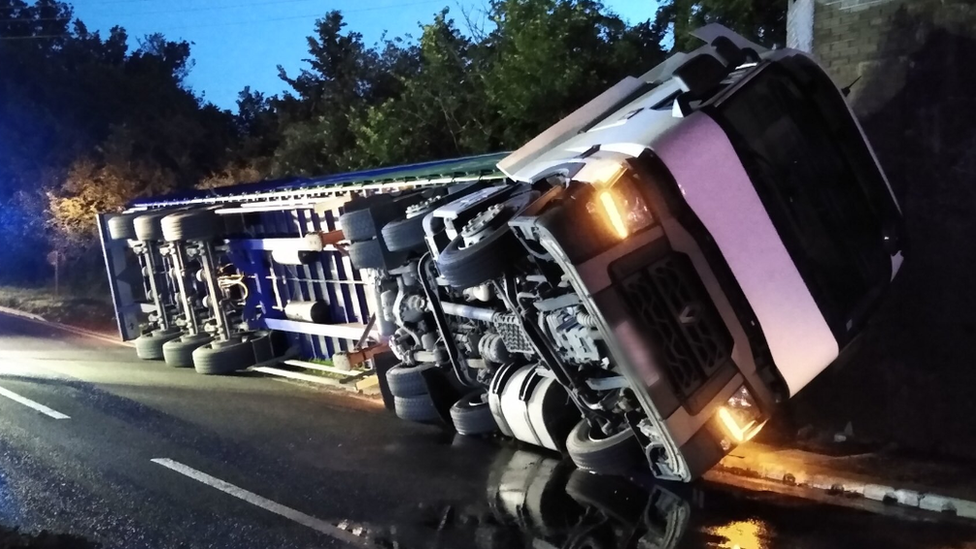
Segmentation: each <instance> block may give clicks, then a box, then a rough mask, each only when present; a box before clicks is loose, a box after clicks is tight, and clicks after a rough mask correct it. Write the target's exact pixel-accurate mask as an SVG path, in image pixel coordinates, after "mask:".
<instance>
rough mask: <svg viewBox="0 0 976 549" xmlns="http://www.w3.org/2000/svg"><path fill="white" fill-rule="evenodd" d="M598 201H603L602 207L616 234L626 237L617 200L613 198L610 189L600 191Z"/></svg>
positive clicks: (625, 228)
mask: <svg viewBox="0 0 976 549" xmlns="http://www.w3.org/2000/svg"><path fill="white" fill-rule="evenodd" d="M600 202H602V203H603V209H605V210H606V211H607V217H608V218H610V224H611V225H612V226H613V230H614V231H616V232H617V236H619V237H620V238H627V226H626V225H624V218H623V217H622V216H621V215H620V210H618V209H617V202H616V201H615V200H614V199H613V195H611V194H610V191H603V192H602V193H600Z"/></svg>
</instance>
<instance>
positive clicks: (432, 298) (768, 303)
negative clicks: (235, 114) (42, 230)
mask: <svg viewBox="0 0 976 549" xmlns="http://www.w3.org/2000/svg"><path fill="white" fill-rule="evenodd" d="M696 35H697V36H699V37H700V38H701V39H702V40H703V41H704V42H705V44H704V45H703V46H702V47H700V48H698V49H696V50H694V51H692V52H689V53H679V54H676V55H675V56H673V57H671V58H670V59H668V60H667V61H665V62H664V63H663V64H661V65H660V66H658V67H656V68H654V69H652V70H651V71H649V72H648V73H646V74H644V75H641V76H640V77H631V78H627V79H624V80H623V81H621V82H620V83H618V84H617V85H615V86H613V87H612V88H610V89H609V90H607V91H606V92H604V93H603V94H601V95H600V96H598V97H596V98H594V99H593V100H592V101H591V102H589V103H587V104H586V105H584V106H582V107H581V108H580V109H579V110H578V111H576V112H574V113H572V114H571V115H569V116H568V117H566V118H565V119H563V120H561V121H559V122H557V123H556V124H555V125H553V126H552V127H551V128H550V129H548V130H547V131H545V132H543V133H542V134H540V135H539V136H538V137H536V138H535V139H533V140H531V141H530V142H528V143H527V144H525V145H524V146H523V147H522V148H520V149H519V150H517V151H515V152H513V153H510V154H496V155H484V156H477V157H471V158H463V159H457V160H448V161H440V162H429V163H423V164H415V165H410V166H401V167H394V168H385V169H381V170H372V171H366V172H356V173H351V174H341V175H337V176H330V177H324V178H316V179H309V180H293V181H279V182H270V183H256V184H251V185H242V186H237V187H229V188H224V189H217V190H213V191H198V192H191V193H186V194H183V195H175V196H169V197H162V198H158V199H154V198H150V199H144V200H139V201H135V202H133V203H132V204H130V207H129V209H128V210H126V211H125V212H123V213H122V214H120V215H105V216H101V217H100V219H99V225H100V227H101V232H102V240H103V246H104V248H105V256H106V265H107V267H108V271H109V277H110V280H111V281H112V292H113V299H114V301H115V305H116V309H117V311H118V314H119V315H118V316H119V329H120V332H121V333H122V336H123V338H124V339H132V340H134V341H135V343H136V347H137V350H138V351H139V354H140V356H142V357H144V358H160V357H161V358H163V359H164V360H165V361H166V362H167V363H171V364H172V365H174V366H189V365H192V366H193V367H195V368H196V369H197V370H198V371H201V373H210V374H214V373H225V372H230V371H234V370H236V369H240V368H244V367H248V366H252V365H254V364H256V363H262V364H263V363H267V362H269V361H275V360H278V361H294V360H295V358H296V357H297V358H301V359H303V362H301V363H299V364H306V365H308V364H312V362H309V361H311V360H324V359H330V358H331V359H333V360H334V361H336V363H337V364H339V363H341V364H342V368H339V369H338V370H337V371H342V370H343V368H350V367H351V366H352V365H354V364H358V363H368V362H371V361H372V363H373V364H374V368H375V369H376V370H377V373H378V375H379V376H378V377H379V378H380V382H381V386H382V387H383V391H384V398H385V400H386V402H387V405H388V406H389V407H390V408H391V409H392V410H393V411H395V413H396V414H397V416H399V417H400V418H402V419H404V420H409V421H417V422H424V423H437V424H441V425H445V426H449V427H451V428H453V429H456V430H457V432H458V433H460V434H462V435H467V436H495V435H502V436H506V437H510V438H514V439H516V440H519V441H522V442H524V443H528V444H531V445H533V446H537V447H541V448H546V449H549V450H552V451H557V452H563V453H566V454H568V455H569V456H570V458H572V461H573V462H574V463H575V465H576V466H577V467H578V468H580V469H582V470H585V471H591V472H595V473H601V474H627V473H629V472H631V471H633V470H634V469H635V468H637V467H641V468H646V469H649V470H650V471H651V472H652V473H653V474H654V475H655V476H656V477H658V478H661V479H666V480H677V481H684V482H687V481H691V480H693V479H695V478H697V477H699V476H700V475H702V474H703V473H704V472H705V471H707V470H708V469H709V468H711V467H712V466H714V465H715V464H716V463H717V462H718V461H719V460H720V459H721V458H722V457H723V456H725V455H726V454H727V453H728V452H730V451H731V450H732V449H733V448H735V447H736V446H737V445H739V444H742V443H745V442H747V441H748V440H750V439H751V438H752V437H754V436H755V435H756V434H757V433H758V432H759V430H760V429H761V428H762V427H763V425H764V424H765V423H766V422H767V421H768V419H769V418H770V417H771V416H772V415H773V414H774V413H775V410H776V409H777V407H778V406H779V405H780V404H781V403H782V402H784V401H785V400H787V399H789V398H791V397H792V396H794V395H795V394H796V393H797V392H798V391H800V390H801V389H802V388H803V387H805V386H806V385H807V384H808V383H809V382H810V381H811V380H812V379H813V378H814V377H816V376H817V375H819V374H820V372H822V371H823V370H824V369H825V368H827V366H829V365H830V364H831V363H832V362H833V361H834V360H836V359H837V358H838V357H839V356H841V355H842V354H843V353H844V352H845V350H846V349H847V348H848V346H849V344H850V343H851V341H852V340H853V339H854V338H855V337H856V336H857V335H858V334H859V333H861V332H862V331H863V329H864V327H865V326H866V325H867V323H868V321H869V319H870V317H871V313H872V312H873V310H874V309H876V308H877V306H878V305H879V303H880V302H881V300H882V299H883V297H884V295H885V293H886V290H887V288H888V287H889V286H890V284H891V282H892V280H893V279H894V277H895V276H896V274H897V273H898V271H899V270H900V268H901V265H902V262H903V244H902V243H903V241H904V235H903V228H902V222H901V213H900V209H899V206H898V204H897V201H896V200H895V198H894V195H893V194H892V192H891V189H890V187H889V185H888V183H887V180H886V178H885V175H884V172H883V170H882V169H881V167H880V165H879V164H878V161H877V159H876V158H875V156H874V153H873V151H872V149H871V146H870V144H869V143H868V142H867V139H866V138H865V136H864V133H863V131H862V130H861V127H860V125H859V124H858V122H857V119H856V118H855V117H854V115H853V113H852V112H851V110H850V108H849V107H848V105H847V103H846V101H845V98H844V94H843V92H842V91H841V90H839V89H838V88H837V87H836V85H834V83H833V82H832V81H831V80H830V78H829V77H828V76H827V74H826V73H825V72H824V71H823V69H822V68H821V67H819V66H818V65H817V63H816V62H815V61H814V60H813V59H811V58H810V57H809V56H807V55H806V54H804V53H802V52H798V51H794V50H789V49H786V50H773V51H768V50H765V49H763V48H761V47H759V46H757V45H755V44H753V43H751V42H749V41H747V40H745V39H744V38H742V37H740V36H738V35H735V34H734V33H732V32H731V31H729V30H728V29H725V28H723V27H721V26H719V25H709V26H707V27H704V28H702V29H700V30H699V31H697V34H696ZM387 350H388V351H389V352H388V353H387ZM380 356H384V357H387V358H389V357H391V356H392V357H394V359H392V360H390V362H391V363H395V365H392V364H390V365H391V366H392V367H389V368H388V369H386V368H384V369H382V370H380V369H379V368H378V367H376V366H375V364H378V363H379V362H380V361H379V360H375V359H377V358H378V357H380ZM292 364H294V362H292ZM329 368H333V369H335V368H336V365H335V364H333V365H332V366H329ZM329 371H332V370H329Z"/></svg>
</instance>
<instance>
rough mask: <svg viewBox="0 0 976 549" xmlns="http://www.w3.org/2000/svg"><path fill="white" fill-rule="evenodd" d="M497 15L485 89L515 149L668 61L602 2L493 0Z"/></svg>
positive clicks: (488, 42) (505, 137)
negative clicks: (620, 84) (613, 88)
mask: <svg viewBox="0 0 976 549" xmlns="http://www.w3.org/2000/svg"><path fill="white" fill-rule="evenodd" d="M490 17H491V20H492V21H493V22H494V23H495V25H496V28H495V30H494V31H492V32H491V33H490V34H489V36H488V37H487V39H486V43H485V45H484V47H486V48H487V49H488V50H489V51H490V52H491V55H492V59H491V61H490V63H489V64H488V67H487V71H486V73H485V76H484V82H483V85H484V86H485V89H486V91H487V94H488V100H489V101H490V103H491V105H492V107H493V108H494V109H495V110H496V111H497V112H498V114H499V115H500V116H501V118H502V128H501V129H500V131H501V136H502V143H503V145H504V146H506V147H510V148H511V147H517V146H519V145H521V144H522V143H524V142H525V141H526V140H528V139H530V138H532V137H533V136H534V135H536V134H537V133H538V132H540V131H542V130H543V129H545V128H546V127H548V126H549V125H551V124H553V123H555V122H556V121H558V120H559V119H561V118H562V117H564V116H566V115H567V114H569V113H570V112H572V110H574V109H576V108H577V107H579V106H581V105H583V104H584V103H585V102H587V101H589V100H590V99H592V98H594V97H596V96H597V95H599V94H600V93H601V92H603V91H604V90H605V89H606V88H607V87H609V86H611V85H613V84H614V83H616V82H617V81H619V80H620V79H621V78H623V77H625V76H628V75H636V74H640V73H641V72H643V71H644V70H646V69H647V68H650V67H651V66H653V65H654V64H656V63H657V62H659V61H661V60H662V58H663V56H662V52H661V50H660V46H658V45H656V44H653V43H648V42H647V40H646V35H647V32H646V29H645V28H644V27H641V28H640V29H638V30H637V32H636V33H635V29H634V28H629V27H628V26H627V25H626V24H625V23H624V22H623V21H622V20H621V19H620V18H619V17H617V16H616V15H614V14H613V13H610V12H609V11H607V10H606V9H605V8H604V6H603V5H602V4H600V3H599V2H597V1H595V0H493V2H492V4H491V12H490Z"/></svg>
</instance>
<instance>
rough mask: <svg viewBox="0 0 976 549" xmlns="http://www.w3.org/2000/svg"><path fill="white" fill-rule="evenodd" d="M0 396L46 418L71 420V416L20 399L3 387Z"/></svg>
mask: <svg viewBox="0 0 976 549" xmlns="http://www.w3.org/2000/svg"><path fill="white" fill-rule="evenodd" d="M0 395H2V396H5V397H7V398H9V399H10V400H13V401H15V402H19V403H21V404H23V405H24V406H27V407H29V408H33V409H35V410H37V411H38V412H40V413H42V414H44V415H46V416H48V417H53V418H54V419H71V416H66V415H64V414H62V413H61V412H59V411H57V410H52V409H51V408H48V407H47V406H45V405H43V404H41V403H39V402H34V401H33V400H31V399H29V398H26V397H22V396H20V395H18V394H17V393H15V392H13V391H8V390H7V389H4V388H3V387H0Z"/></svg>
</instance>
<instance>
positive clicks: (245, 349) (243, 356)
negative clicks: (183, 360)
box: [193, 339, 254, 375]
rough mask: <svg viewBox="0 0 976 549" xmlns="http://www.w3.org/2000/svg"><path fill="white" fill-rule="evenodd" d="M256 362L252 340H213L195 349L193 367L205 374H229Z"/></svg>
mask: <svg viewBox="0 0 976 549" xmlns="http://www.w3.org/2000/svg"><path fill="white" fill-rule="evenodd" d="M252 364H254V347H252V346H251V342H250V341H240V340H237V339H232V340H228V341H213V342H211V343H207V344H206V345H203V346H201V347H198V348H197V349H195V350H194V351H193V367H194V368H195V369H196V371H197V373H199V374H204V375H221V374H229V373H231V372H235V371H237V370H243V369H244V368H247V367H248V366H250V365H252Z"/></svg>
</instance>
